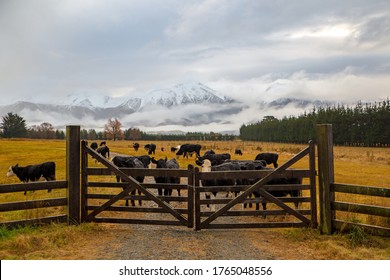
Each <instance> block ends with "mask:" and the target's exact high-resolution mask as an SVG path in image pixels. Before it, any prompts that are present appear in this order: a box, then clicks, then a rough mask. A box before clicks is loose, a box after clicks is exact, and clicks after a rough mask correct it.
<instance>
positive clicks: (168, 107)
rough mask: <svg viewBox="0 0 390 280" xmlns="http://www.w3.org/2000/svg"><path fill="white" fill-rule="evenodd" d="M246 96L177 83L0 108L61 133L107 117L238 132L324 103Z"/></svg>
mask: <svg viewBox="0 0 390 280" xmlns="http://www.w3.org/2000/svg"><path fill="white" fill-rule="evenodd" d="M245 97H246V96H245V93H243V94H242V101H238V100H236V99H233V98H230V97H227V96H225V95H223V94H222V93H220V92H218V91H215V90H213V89H211V88H209V87H208V86H206V85H204V84H202V83H186V84H177V85H175V86H173V87H171V88H167V89H158V90H153V91H150V92H147V93H142V94H139V95H138V96H123V97H120V98H114V97H110V96H109V95H108V94H105V93H104V92H94V91H79V92H75V93H72V94H70V95H68V96H66V97H64V98H63V99H59V100H58V101H57V102H56V104H46V103H45V102H42V101H41V102H40V101H39V100H29V101H19V102H16V103H14V104H10V105H5V106H0V116H4V115H6V114H7V113H8V112H13V113H16V114H19V115H20V116H22V117H23V118H24V119H25V120H26V122H27V125H28V126H31V125H39V124H41V123H43V122H49V123H51V124H52V125H54V126H55V127H56V128H59V129H63V128H64V126H65V125H68V124H79V125H81V126H82V127H85V128H87V129H88V128H96V129H102V128H103V127H104V125H105V124H106V123H107V120H108V119H110V118H118V119H119V120H120V121H121V123H122V125H123V127H124V128H128V127H138V128H141V129H143V130H147V131H151V130H152V129H157V130H159V131H161V130H166V131H175V130H187V131H215V132H220V131H232V130H235V131H238V129H239V127H240V126H241V125H242V124H244V123H248V122H253V121H256V120H261V119H262V117H263V115H273V116H276V117H282V116H283V115H286V112H288V114H294V113H295V112H297V111H298V110H299V112H301V111H302V110H303V109H305V108H313V107H314V106H317V107H318V106H321V105H324V104H328V103H321V101H309V100H301V99H295V98H279V99H276V100H274V101H271V102H265V101H261V99H260V100H259V101H258V102H250V103H249V104H248V102H247V101H246V100H245ZM259 97H260V98H261V93H259ZM37 98H39V96H38V97H37Z"/></svg>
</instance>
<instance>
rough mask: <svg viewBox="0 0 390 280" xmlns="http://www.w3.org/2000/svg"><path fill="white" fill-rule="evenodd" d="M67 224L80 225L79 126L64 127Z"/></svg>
mask: <svg viewBox="0 0 390 280" xmlns="http://www.w3.org/2000/svg"><path fill="white" fill-rule="evenodd" d="M66 180H67V182H68V188H67V197H68V213H67V214H68V224H69V225H71V224H79V223H80V126H75V125H72V126H67V127H66Z"/></svg>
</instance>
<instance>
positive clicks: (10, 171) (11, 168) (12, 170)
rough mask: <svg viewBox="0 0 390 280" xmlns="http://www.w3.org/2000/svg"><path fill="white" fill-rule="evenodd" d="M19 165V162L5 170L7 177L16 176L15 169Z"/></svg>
mask: <svg viewBox="0 0 390 280" xmlns="http://www.w3.org/2000/svg"><path fill="white" fill-rule="evenodd" d="M18 167H19V164H16V165H14V166H10V167H9V169H8V172H7V174H6V175H7V177H11V176H16V173H15V171H14V170H15V169H16V168H18Z"/></svg>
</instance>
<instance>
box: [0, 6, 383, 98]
mask: <svg viewBox="0 0 390 280" xmlns="http://www.w3.org/2000/svg"><path fill="white" fill-rule="evenodd" d="M0 36H1V43H0V94H1V96H2V98H1V101H0V104H9V103H11V102H13V101H17V100H23V99H26V98H27V97H26V96H33V97H34V98H36V99H39V100H41V101H45V102H50V101H52V100H54V101H55V100H56V99H58V98H59V97H62V96H66V95H68V94H72V93H74V92H78V91H89V92H95V91H96V94H106V95H110V96H124V95H128V96H131V95H135V94H137V95H139V94H140V93H147V92H148V91H150V90H153V89H159V88H165V87H171V86H172V85H174V84H176V83H180V82H186V81H200V82H202V83H204V84H206V85H208V86H209V87H211V88H213V89H215V90H218V91H220V92H222V93H223V94H225V95H228V96H231V97H237V98H242V97H244V96H245V98H248V99H253V100H259V99H260V100H273V99H276V98H279V97H284V96H289V97H297V98H306V99H330V100H337V101H340V102H348V101H350V102H356V101H358V100H374V101H377V100H383V99H385V98H387V97H388V96H390V75H389V73H390V1H389V0H385V1H378V0H370V1H367V0H342V1H340V0H337V1H333V0H326V1H324V0H321V1H316V0H304V1H302V0H301V1H290V0H279V1H278V0H268V1H262V0H237V1H235V0H204V1H200V0H198V1H195V0H193V1H183V0H164V1H161V0H159V1H157V0H154V1H148V0H144V1H138V0H137V1H136V0H134V1H132V0H118V1H116V0H107V1H103V0H86V1H80V0H61V1H50V0H31V1H25V0H0ZM5 96H7V98H4V97H5Z"/></svg>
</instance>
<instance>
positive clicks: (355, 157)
mask: <svg viewBox="0 0 390 280" xmlns="http://www.w3.org/2000/svg"><path fill="white" fill-rule="evenodd" d="M155 143H156V144H157V150H156V155H154V157H155V158H157V159H159V158H164V157H167V158H168V159H170V158H173V157H175V155H174V153H172V152H170V148H171V147H176V146H177V145H180V144H183V143H181V142H176V141H164V142H159V141H157V142H155ZM199 143H200V144H201V145H202V151H201V154H203V153H204V152H205V151H206V150H210V149H213V150H214V151H215V152H217V153H230V154H231V155H232V159H254V158H255V156H256V155H257V154H258V153H260V152H276V153H278V154H279V164H283V163H284V162H286V161H287V160H288V159H290V158H291V157H293V156H294V155H295V154H297V153H298V152H299V151H301V150H302V149H304V148H305V147H306V145H293V144H280V143H262V142H242V141H229V142H211V141H204V142H199ZM145 144H146V142H142V141H141V142H140V145H141V147H143V146H144V145H145ZM107 145H108V146H109V147H110V152H111V156H113V155H114V154H115V153H118V154H127V155H143V154H146V152H145V150H144V149H142V148H140V149H139V151H138V152H135V151H134V149H133V148H132V142H131V141H115V142H114V141H108V142H107ZM161 148H163V150H164V151H162V149H161ZM236 148H240V149H241V150H242V152H243V155H242V156H238V155H234V150H235V149H236ZM65 153H66V147H65V141H61V140H0V174H3V175H2V176H0V185H1V184H12V183H19V180H18V179H17V178H16V177H6V176H5V175H6V173H7V171H8V169H9V167H10V166H11V165H15V164H16V163H18V164H19V165H20V166H25V165H28V164H36V163H40V162H44V161H55V162H56V167H57V169H56V177H57V180H65V177H66V175H65V174H66V172H65V161H66V160H65ZM334 158H335V181H336V182H337V183H347V184H357V185H367V186H376V187H390V149H386V148H361V147H334ZM178 161H179V164H180V167H181V168H187V166H188V164H193V165H195V164H194V157H192V158H191V157H190V158H188V159H183V158H180V159H179V160H178ZM89 165H90V166H97V165H96V164H95V163H94V161H92V160H90V162H89ZM308 166H309V162H308V158H307V159H305V158H304V159H303V160H301V161H299V162H298V163H297V164H295V165H294V166H293V167H294V168H308ZM113 181H114V179H113ZM0 187H1V186H0ZM63 196H65V190H53V191H52V192H51V193H47V192H46V191H36V192H29V193H28V194H27V195H26V196H24V195H23V193H16V194H1V195H0V203H4V202H10V201H24V200H29V199H40V198H47V197H63ZM337 199H338V200H343V201H349V202H356V203H366V204H372V205H379V206H386V207H390V201H388V199H387V200H386V199H383V198H371V197H369V198H368V197H365V196H357V195H346V194H344V195H338V197H337ZM64 212H65V209H64V207H53V208H45V209H39V210H24V211H13V212H3V213H0V220H14V219H20V218H35V217H39V216H41V215H46V214H57V213H64ZM348 215H349V216H347V217H345V218H346V219H348V220H359V221H361V222H366V221H367V219H369V220H370V222H373V223H374V224H380V225H387V226H389V224H390V221H389V219H388V218H387V219H384V218H370V217H364V215H360V216H357V215H356V214H351V215H350V214H348ZM57 228H61V227H57ZM86 228H87V231H88V229H89V227H86ZM60 231H63V229H60ZM66 231H68V230H66ZM291 231H292V232H294V231H295V230H291ZM72 232H74V230H72ZM82 232H83V230H81V234H82ZM0 236H1V237H2V241H1V242H2V244H3V245H2V246H7V245H5V244H7V242H8V241H7V240H8V239H10V240H11V241H9V242H11V243H12V242H14V241H12V238H13V237H10V236H13V234H10V233H8V232H4V231H2V232H0ZM4 238H5V239H4ZM3 242H5V243H3ZM11 258H12V257H11Z"/></svg>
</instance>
